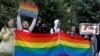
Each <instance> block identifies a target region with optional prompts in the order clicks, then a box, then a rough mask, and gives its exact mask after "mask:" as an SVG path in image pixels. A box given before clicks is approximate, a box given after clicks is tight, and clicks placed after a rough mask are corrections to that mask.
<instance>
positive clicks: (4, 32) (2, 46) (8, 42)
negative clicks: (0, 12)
mask: <svg viewBox="0 0 100 56" xmlns="http://www.w3.org/2000/svg"><path fill="white" fill-rule="evenodd" d="M14 31H15V28H14V19H12V18H10V19H8V20H7V21H6V24H5V26H4V27H3V28H2V29H1V32H0V38H1V39H2V41H1V43H0V56H13V48H14Z"/></svg>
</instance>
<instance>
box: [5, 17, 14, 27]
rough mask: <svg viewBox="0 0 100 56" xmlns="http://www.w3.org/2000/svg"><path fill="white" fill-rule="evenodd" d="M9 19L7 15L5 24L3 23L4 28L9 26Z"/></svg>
mask: <svg viewBox="0 0 100 56" xmlns="http://www.w3.org/2000/svg"><path fill="white" fill-rule="evenodd" d="M11 19H12V18H10V17H9V18H8V19H6V20H5V24H4V27H5V28H9V25H8V21H9V20H11Z"/></svg>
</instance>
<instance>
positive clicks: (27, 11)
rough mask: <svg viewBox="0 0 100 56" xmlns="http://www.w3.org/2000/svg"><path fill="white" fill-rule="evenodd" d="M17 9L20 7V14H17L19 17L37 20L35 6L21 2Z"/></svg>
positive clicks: (36, 8)
mask: <svg viewBox="0 0 100 56" xmlns="http://www.w3.org/2000/svg"><path fill="white" fill-rule="evenodd" d="M19 7H20V8H19V9H20V12H19V13H20V15H23V16H27V17H35V18H37V15H38V7H37V6H36V5H32V4H29V3H24V2H21V3H20V5H19Z"/></svg>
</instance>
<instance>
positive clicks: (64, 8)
mask: <svg viewBox="0 0 100 56" xmlns="http://www.w3.org/2000/svg"><path fill="white" fill-rule="evenodd" d="M21 1H23V2H29V3H32V4H36V5H38V7H39V15H38V17H39V18H41V19H42V21H43V22H45V23H46V24H47V25H48V28H50V27H52V26H53V21H54V20H55V19H60V20H61V27H62V29H63V30H67V29H69V28H70V26H71V25H76V26H79V23H82V22H88V23H99V22H100V19H99V18H100V1H99V0H9V1H7V0H0V23H4V21H5V19H7V18H8V17H12V18H14V19H16V16H17V10H18V8H19V2H21ZM15 21H16V20H15Z"/></svg>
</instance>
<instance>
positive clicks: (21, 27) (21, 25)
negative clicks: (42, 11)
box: [17, 13, 37, 32]
mask: <svg viewBox="0 0 100 56" xmlns="http://www.w3.org/2000/svg"><path fill="white" fill-rule="evenodd" d="M36 21H37V19H36V18H33V21H32V24H31V25H30V27H29V23H28V21H26V20H24V21H22V23H21V18H20V14H19V13H18V16H17V28H18V30H22V31H24V32H32V30H33V29H34V27H35V24H36Z"/></svg>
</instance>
